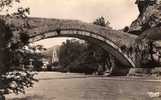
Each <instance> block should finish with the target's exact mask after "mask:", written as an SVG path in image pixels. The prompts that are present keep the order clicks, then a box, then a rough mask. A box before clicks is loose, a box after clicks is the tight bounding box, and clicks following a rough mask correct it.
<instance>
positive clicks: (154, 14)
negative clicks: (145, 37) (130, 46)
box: [129, 0, 161, 35]
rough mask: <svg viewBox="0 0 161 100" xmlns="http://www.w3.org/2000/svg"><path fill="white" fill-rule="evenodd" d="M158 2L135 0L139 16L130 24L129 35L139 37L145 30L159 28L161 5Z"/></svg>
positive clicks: (157, 0) (156, 0)
mask: <svg viewBox="0 0 161 100" xmlns="http://www.w3.org/2000/svg"><path fill="white" fill-rule="evenodd" d="M159 1H160V0H137V5H138V8H139V11H140V15H139V16H138V18H137V19H136V20H135V21H133V22H132V24H131V26H130V30H129V33H133V34H137V35H140V34H142V33H143V32H144V31H145V30H148V29H150V28H155V27H160V26H161V3H160V2H159ZM160 30H161V28H160Z"/></svg>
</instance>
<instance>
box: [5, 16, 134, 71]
mask: <svg viewBox="0 0 161 100" xmlns="http://www.w3.org/2000/svg"><path fill="white" fill-rule="evenodd" d="M7 21H8V23H10V24H12V25H14V26H16V27H19V26H23V25H25V24H26V23H25V22H24V21H23V20H22V19H18V18H7ZM27 24H28V26H29V28H27V29H26V31H27V33H28V35H29V36H30V42H35V41H39V40H42V39H47V38H54V37H76V38H80V39H84V40H87V41H89V42H93V43H96V44H98V46H100V47H102V48H104V49H105V50H106V51H107V52H108V53H110V54H112V55H113V56H114V57H115V58H116V59H117V60H118V61H119V62H120V63H121V64H122V65H123V66H126V67H129V68H130V67H135V63H134V61H133V60H132V59H131V58H130V57H128V56H127V55H126V54H125V53H124V52H123V51H122V50H121V47H127V48H129V47H130V46H132V44H133V43H134V42H135V38H136V36H134V35H130V34H128V33H124V32H121V31H116V30H112V29H110V28H108V27H101V26H97V25H93V24H90V23H84V22H81V21H78V20H64V19H47V18H29V19H28V23H27ZM16 32H17V33H18V31H15V33H16ZM118 67H119V66H118Z"/></svg>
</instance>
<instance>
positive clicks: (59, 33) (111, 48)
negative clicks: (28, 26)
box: [30, 29, 135, 67]
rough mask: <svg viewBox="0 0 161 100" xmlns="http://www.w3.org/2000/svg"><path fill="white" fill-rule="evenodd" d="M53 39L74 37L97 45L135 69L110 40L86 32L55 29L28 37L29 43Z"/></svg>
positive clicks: (130, 61)
mask: <svg viewBox="0 0 161 100" xmlns="http://www.w3.org/2000/svg"><path fill="white" fill-rule="evenodd" d="M55 37H74V38H79V39H83V40H86V41H89V42H91V43H94V44H97V45H98V46H100V47H102V48H103V49H105V50H106V51H107V52H108V53H110V54H112V55H113V56H114V57H115V58H116V59H117V60H118V61H119V62H121V63H122V64H123V65H125V66H129V67H135V64H134V63H133V61H132V60H131V59H130V58H129V57H128V56H127V55H126V54H124V53H123V52H122V51H121V49H120V48H119V47H118V46H117V45H116V44H115V43H114V42H113V41H111V40H108V39H107V38H105V37H103V36H101V35H99V34H96V33H92V32H88V31H83V30H78V29H67V30H65V29H62V30H60V29H56V30H53V32H52V31H50V32H48V33H41V34H37V35H34V36H32V37H30V42H36V41H39V40H43V39H48V38H55Z"/></svg>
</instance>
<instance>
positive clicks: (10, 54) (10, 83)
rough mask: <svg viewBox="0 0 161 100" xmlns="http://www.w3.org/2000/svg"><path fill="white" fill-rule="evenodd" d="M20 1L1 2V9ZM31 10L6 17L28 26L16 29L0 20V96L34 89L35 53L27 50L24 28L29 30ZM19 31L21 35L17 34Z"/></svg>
mask: <svg viewBox="0 0 161 100" xmlns="http://www.w3.org/2000/svg"><path fill="white" fill-rule="evenodd" d="M19 2H20V0H1V1H0V8H1V11H2V10H3V9H9V8H12V5H13V4H14V3H19ZM28 13H29V8H23V7H20V8H18V10H17V12H13V13H12V14H9V15H8V14H7V15H6V16H4V18H5V17H7V16H10V17H17V18H21V19H24V21H25V23H26V25H24V26H21V27H15V26H13V25H10V24H7V23H6V22H5V19H3V17H2V18H1V19H0V32H1V34H0V96H3V95H5V94H10V93H16V94H18V93H25V88H26V87H32V86H33V83H34V81H37V80H36V79H35V78H34V75H35V74H36V73H35V72H33V69H32V68H33V66H32V65H31V64H30V63H31V59H33V55H34V54H33V52H31V50H30V49H26V48H25V46H28V43H29V42H28V40H29V36H28V35H27V33H26V31H25V30H24V28H29V26H28V22H27V14H28ZM14 30H18V32H19V34H15V33H14Z"/></svg>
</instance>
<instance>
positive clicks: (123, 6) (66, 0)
mask: <svg viewBox="0 0 161 100" xmlns="http://www.w3.org/2000/svg"><path fill="white" fill-rule="evenodd" d="M134 2H135V0H25V3H24V4H25V6H27V7H30V10H31V14H30V16H32V17H45V18H59V19H77V20H81V21H84V22H88V23H90V22H93V21H94V20H95V19H96V18H97V17H99V16H104V17H105V18H106V19H107V20H109V22H110V26H111V27H113V29H122V28H123V27H125V26H129V25H130V23H131V22H132V21H133V20H135V19H136V17H137V16H138V9H137V5H135V3H134ZM65 39H66V38H56V39H48V40H43V41H39V42H37V43H36V44H42V45H45V47H51V46H52V45H57V44H60V43H61V42H62V41H64V40H65Z"/></svg>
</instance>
